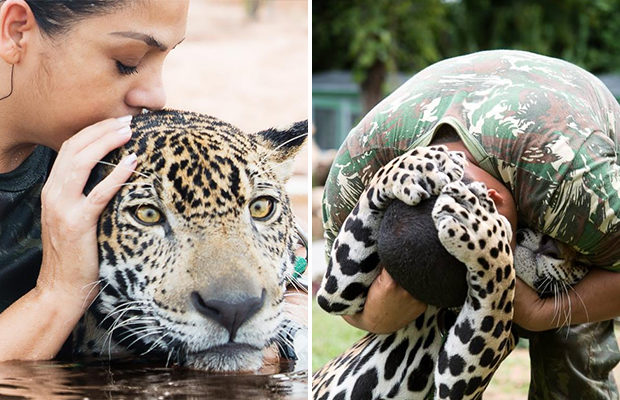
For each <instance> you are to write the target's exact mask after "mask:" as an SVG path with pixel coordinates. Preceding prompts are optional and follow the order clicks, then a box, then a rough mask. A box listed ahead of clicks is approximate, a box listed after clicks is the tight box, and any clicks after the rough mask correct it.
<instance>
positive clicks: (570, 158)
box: [323, 50, 620, 399]
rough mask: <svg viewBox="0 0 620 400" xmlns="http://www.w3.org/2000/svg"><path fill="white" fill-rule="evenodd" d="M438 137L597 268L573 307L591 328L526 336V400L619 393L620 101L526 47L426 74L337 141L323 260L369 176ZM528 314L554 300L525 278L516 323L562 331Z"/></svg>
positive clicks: (522, 218)
mask: <svg viewBox="0 0 620 400" xmlns="http://www.w3.org/2000/svg"><path fill="white" fill-rule="evenodd" d="M438 132H450V133H451V134H453V135H454V137H455V138H456V142H457V143H456V144H455V143H445V144H446V145H448V148H450V149H451V150H463V151H465V152H466V155H467V156H468V159H469V161H471V165H470V166H468V167H467V168H468V169H470V170H475V169H481V170H482V173H481V174H477V175H476V176H478V177H480V176H483V175H484V176H485V177H484V178H482V179H481V180H483V181H484V182H485V183H486V184H487V186H488V187H489V188H493V185H494V182H497V184H498V185H499V186H497V188H498V190H499V189H500V186H501V187H502V188H507V189H508V190H509V192H510V194H511V195H512V198H513V199H514V203H513V204H512V207H513V208H514V210H515V213H516V217H517V218H518V221H519V224H522V225H525V226H528V227H530V228H532V229H535V230H537V231H539V232H542V233H545V234H547V235H549V236H551V237H553V238H555V239H557V240H559V241H561V242H564V243H566V244H568V245H570V246H571V247H572V248H574V249H575V250H576V251H577V252H578V254H579V256H578V261H580V262H582V263H586V264H587V265H591V266H592V267H598V268H593V270H592V271H591V272H590V273H589V274H588V276H586V278H584V280H583V281H582V282H581V283H579V284H578V285H577V286H576V287H575V290H576V292H575V293H576V294H578V295H579V297H580V299H583V303H584V307H573V309H572V310H571V317H572V321H573V322H580V323H581V322H584V323H582V324H581V325H576V326H571V327H564V328H561V329H559V330H551V331H546V332H540V333H532V334H531V338H530V353H531V359H532V380H531V384H530V398H531V399H557V398H584V399H599V398H600V399H608V398H617V397H618V393H617V389H616V385H615V383H614V381H613V377H612V376H611V374H610V372H611V370H612V369H613V367H614V366H615V365H616V364H617V363H618V361H619V360H620V352H619V351H618V347H617V344H616V340H615V337H614V333H613V324H612V322H611V321H609V320H610V319H611V318H613V317H615V316H618V315H620V302H619V301H617V300H615V298H616V297H617V296H615V293H617V289H616V288H617V287H620V274H615V272H616V271H620V246H618V243H620V198H619V194H618V192H619V191H620V165H619V160H620V137H619V135H620V134H619V133H618V132H620V106H619V105H618V102H617V101H616V100H615V98H614V97H613V96H612V95H611V93H610V92H609V91H608V90H607V88H606V87H605V86H604V85H603V84H602V83H601V82H600V81H599V80H598V79H597V78H596V77H594V76H593V75H591V74H590V73H588V72H586V71H584V70H583V69H581V68H579V67H577V66H575V65H573V64H570V63H568V62H565V61H562V60H558V59H553V58H549V57H544V56H540V55H536V54H532V53H527V52H522V51H507V50H497V51H487V52H480V53H475V54H471V55H466V56H462V57H457V58H453V59H449V60H444V61H442V62H439V63H437V64H434V65H432V66H430V67H428V68H426V69H424V70H423V71H421V72H420V73H418V74H417V75H415V76H414V77H412V78H411V79H410V80H409V81H407V82H406V83H405V84H403V85H402V86H401V87H400V88H398V89H397V90H396V91H395V92H394V93H392V94H391V95H389V96H388V97H387V98H386V99H385V100H383V101H382V102H381V103H380V104H379V105H377V106H376V107H375V108H374V109H373V110H372V111H371V112H370V113H369V114H368V115H366V116H365V117H364V119H363V120H362V121H361V122H360V123H359V125H357V126H356V127H355V128H353V130H352V131H351V132H350V134H349V136H348V137H347V139H346V141H345V142H344V143H343V145H342V147H341V148H340V150H339V152H338V155H337V156H336V159H335V161H334V163H333V166H332V169H331V171H330V174H329V177H328V180H327V183H326V185H325V194H324V199H323V217H324V226H325V236H326V239H327V249H328V257H329V249H330V248H331V245H332V243H333V241H334V238H335V237H336V235H337V233H338V231H339V229H340V226H341V225H342V223H343V221H344V220H345V218H346V217H347V215H348V214H349V212H350V211H351V210H352V209H353V207H354V206H355V204H356V203H357V200H358V198H359V196H360V194H361V193H362V191H363V190H364V188H365V185H366V184H368V182H369V181H370V179H371V178H372V176H373V175H374V173H375V172H376V171H377V170H378V169H379V168H380V167H381V166H383V165H384V164H386V163H387V162H388V161H389V160H391V159H392V158H394V157H396V156H399V155H401V154H403V153H404V152H406V151H407V150H409V149H411V148H414V147H418V146H427V145H429V144H431V142H433V144H435V143H437V141H436V140H435V138H436V136H437V133H438ZM448 136H450V135H448ZM448 142H450V141H448ZM466 173H467V172H466ZM511 202H512V200H511ZM500 211H501V209H500ZM611 271H613V272H611ZM371 290H372V288H371ZM575 299H576V298H575ZM549 301H551V302H552V301H553V300H549ZM549 301H547V303H549ZM575 304H580V300H576V301H573V305H575ZM369 306H372V304H369ZM531 309H534V310H538V311H541V310H549V309H553V305H550V304H546V303H544V301H541V300H538V298H537V296H536V295H535V294H534V293H533V292H532V291H530V290H529V289H528V288H526V287H524V285H523V284H519V285H518V287H517V296H516V298H515V321H516V322H517V323H520V324H522V325H523V326H524V327H526V328H530V329H532V330H537V331H542V330H548V329H552V328H555V327H556V325H554V323H556V324H557V323H558V321H557V320H558V318H556V319H555V322H553V321H552V320H553V318H552V315H549V314H546V315H545V314H544V313H543V312H542V311H541V312H540V313H539V314H538V315H537V318H534V317H532V318H531V320H528V318H529V316H530V315H534V314H532V312H531V311H529V310H531ZM586 309H587V311H586ZM567 312H568V311H567ZM588 321H601V322H589V323H585V322H588Z"/></svg>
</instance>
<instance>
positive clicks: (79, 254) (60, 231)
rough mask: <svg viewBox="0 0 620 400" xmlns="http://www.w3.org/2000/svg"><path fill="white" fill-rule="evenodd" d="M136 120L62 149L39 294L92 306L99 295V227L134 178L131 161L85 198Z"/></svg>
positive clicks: (102, 128)
mask: <svg viewBox="0 0 620 400" xmlns="http://www.w3.org/2000/svg"><path fill="white" fill-rule="evenodd" d="M130 123H131V117H130V116H128V117H123V118H118V119H107V120H104V121H101V122H99V123H97V124H94V125H91V126H89V127H87V128H85V129H83V130H82V131H80V132H78V133H77V134H75V135H74V136H73V137H71V138H70V139H68V140H67V141H66V142H65V143H63V145H62V147H61V148H60V151H59V152H58V156H57V158H56V161H55V162H54V166H53V168H52V170H51V173H50V176H49V178H48V180H47V182H46V184H45V186H44V187H43V191H42V194H41V204H42V211H41V230H42V232H41V238H42V242H43V261H42V265H41V272H40V274H39V278H38V281H37V290H40V291H51V292H54V293H55V294H56V295H58V296H63V298H65V299H68V300H71V299H73V300H74V302H73V303H76V304H77V302H79V303H80V304H82V306H83V307H85V306H88V303H89V302H90V299H92V298H93V297H94V296H95V295H96V293H97V290H95V288H94V286H95V285H96V283H95V282H96V281H97V279H98V271H99V264H98V256H97V221H98V219H99V215H100V214H101V212H102V211H103V209H104V208H105V206H106V205H107V203H108V202H109V201H110V200H111V199H112V197H113V196H114V194H115V193H116V192H117V191H118V189H119V188H120V186H121V185H122V184H123V183H124V182H125V181H126V180H127V179H128V178H129V176H130V175H131V174H132V172H133V170H134V168H135V165H136V160H135V155H130V156H128V157H126V158H125V159H124V160H122V161H121V162H120V164H119V165H118V166H116V168H114V170H113V171H112V172H111V173H110V175H109V176H108V177H106V178H105V179H104V180H103V181H102V182H100V183H99V184H98V185H97V186H95V187H94V189H93V190H92V191H91V192H90V193H89V194H88V196H85V195H84V194H83V190H84V186H85V184H86V181H87V180H88V177H89V176H90V173H91V170H92V169H93V167H94V166H95V165H96V164H97V162H98V161H99V160H101V159H102V158H103V157H104V156H105V155H106V154H108V153H109V152H110V151H112V150H113V149H115V148H117V147H119V146H122V145H123V144H125V143H127V141H129V139H130V138H131V130H130V127H129V125H130Z"/></svg>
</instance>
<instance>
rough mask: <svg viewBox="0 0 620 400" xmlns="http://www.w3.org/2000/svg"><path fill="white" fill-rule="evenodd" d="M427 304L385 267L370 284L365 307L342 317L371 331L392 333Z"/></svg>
mask: <svg viewBox="0 0 620 400" xmlns="http://www.w3.org/2000/svg"><path fill="white" fill-rule="evenodd" d="M426 307H427V306H426V304H424V303H422V302H420V301H419V300H416V299H414V298H413V297H412V296H411V295H410V294H409V292H407V291H406V290H405V289H403V288H402V287H401V286H400V285H399V284H398V283H396V282H395V281H394V279H392V277H391V276H390V274H388V272H387V271H386V270H385V269H382V270H381V273H380V274H379V276H377V278H376V279H375V280H374V282H373V283H372V285H370V289H369V290H368V296H367V297H366V303H365V305H364V310H363V311H362V312H360V313H358V314H355V315H344V316H343V318H344V319H345V321H347V322H348V323H349V324H351V325H353V326H355V327H356V328H359V329H363V330H365V331H368V332H372V333H379V334H383V333H392V332H395V331H397V330H399V329H400V328H403V327H405V326H406V325H408V324H409V323H411V322H412V321H414V320H415V319H416V318H417V317H419V316H420V315H422V313H424V311H425V310H426Z"/></svg>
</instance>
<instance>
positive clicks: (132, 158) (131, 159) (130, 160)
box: [123, 153, 138, 165]
mask: <svg viewBox="0 0 620 400" xmlns="http://www.w3.org/2000/svg"><path fill="white" fill-rule="evenodd" d="M137 159H138V156H136V153H131V154H130V155H128V156H127V157H126V158H125V160H124V161H123V164H125V165H133V164H135V163H136V160H137Z"/></svg>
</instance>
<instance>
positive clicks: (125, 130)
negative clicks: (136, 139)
mask: <svg viewBox="0 0 620 400" xmlns="http://www.w3.org/2000/svg"><path fill="white" fill-rule="evenodd" d="M116 132H117V133H118V134H119V135H129V134H131V128H130V127H129V125H125V126H123V127H120V128H118V130H117V131H116Z"/></svg>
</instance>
